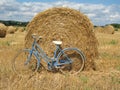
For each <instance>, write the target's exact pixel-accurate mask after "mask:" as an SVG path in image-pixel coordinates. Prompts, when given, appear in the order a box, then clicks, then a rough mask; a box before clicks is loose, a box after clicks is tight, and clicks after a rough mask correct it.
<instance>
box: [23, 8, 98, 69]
mask: <svg viewBox="0 0 120 90" xmlns="http://www.w3.org/2000/svg"><path fill="white" fill-rule="evenodd" d="M26 29H27V31H28V33H27V35H26V37H25V47H27V48H28V47H30V46H31V43H32V40H33V39H32V37H31V34H33V33H37V34H38V35H40V36H43V39H42V42H41V43H39V44H40V45H41V47H42V48H43V50H44V51H45V52H46V53H47V55H49V56H53V51H54V50H55V45H54V44H53V43H52V41H53V40H60V41H62V42H63V44H62V48H66V47H77V48H79V49H80V50H82V51H83V53H84V54H85V56H86V58H87V62H86V66H85V69H86V70H88V69H94V68H95V67H94V59H95V58H96V57H97V56H98V41H97V39H96V37H95V34H94V32H93V24H92V23H91V21H90V20H89V19H88V18H87V16H85V15H84V14H82V13H80V12H79V11H76V10H74V9H69V8H51V9H48V10H46V11H43V12H40V13H38V14H37V15H36V16H35V17H34V18H33V19H32V21H31V22H30V23H29V24H28V25H27V28H26Z"/></svg>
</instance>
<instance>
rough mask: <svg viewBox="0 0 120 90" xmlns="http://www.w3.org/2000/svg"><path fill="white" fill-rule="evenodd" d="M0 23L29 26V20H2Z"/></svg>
mask: <svg viewBox="0 0 120 90" xmlns="http://www.w3.org/2000/svg"><path fill="white" fill-rule="evenodd" d="M0 23H3V24H5V25H6V26H24V27H25V26H27V24H28V23H29V22H20V21H11V20H10V21H4V20H0Z"/></svg>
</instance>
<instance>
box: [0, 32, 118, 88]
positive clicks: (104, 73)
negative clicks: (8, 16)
mask: <svg viewBox="0 0 120 90" xmlns="http://www.w3.org/2000/svg"><path fill="white" fill-rule="evenodd" d="M25 35H26V32H19V33H18V32H16V33H15V34H13V35H10V34H8V35H7V36H6V38H2V39H0V90H120V32H115V34H113V35H110V34H103V33H97V34H96V36H97V38H98V41H99V53H100V56H99V58H98V59H97V60H96V61H95V63H96V71H83V72H81V73H80V74H78V75H76V76H69V75H62V74H60V73H50V72H45V71H44V72H41V73H36V74H35V75H34V76H32V77H31V78H28V77H24V78H20V77H18V76H16V75H15V74H14V73H13V72H12V69H11V59H12V58H13V56H14V55H15V53H16V52H17V50H19V49H20V48H22V46H23V44H24V41H23V40H24V37H25ZM6 42H9V44H6Z"/></svg>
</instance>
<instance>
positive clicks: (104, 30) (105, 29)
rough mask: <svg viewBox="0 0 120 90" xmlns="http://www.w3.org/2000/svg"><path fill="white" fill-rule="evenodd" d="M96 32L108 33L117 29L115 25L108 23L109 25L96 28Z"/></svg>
mask: <svg viewBox="0 0 120 90" xmlns="http://www.w3.org/2000/svg"><path fill="white" fill-rule="evenodd" d="M94 32H96V33H106V34H114V32H115V29H114V27H113V26H111V25H107V26H104V27H103V26H98V27H95V28H94Z"/></svg>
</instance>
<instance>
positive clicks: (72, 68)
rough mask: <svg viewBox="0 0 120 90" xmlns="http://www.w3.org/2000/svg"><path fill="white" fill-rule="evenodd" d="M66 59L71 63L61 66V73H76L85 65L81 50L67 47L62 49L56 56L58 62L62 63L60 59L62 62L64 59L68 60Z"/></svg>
mask: <svg viewBox="0 0 120 90" xmlns="http://www.w3.org/2000/svg"><path fill="white" fill-rule="evenodd" d="M68 59H69V60H71V61H72V63H71V64H65V65H62V66H61V69H60V71H61V72H62V73H63V74H78V73H79V72H81V71H82V70H83V68H84V65H85V58H84V54H83V53H82V52H81V51H79V50H78V49H74V48H73V49H72V48H71V49H69V48H68V49H66V50H63V51H62V52H61V54H60V55H59V57H58V60H59V63H61V64H62V63H63V62H61V60H62V61H64V62H66V61H68V62H69V60H68Z"/></svg>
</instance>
